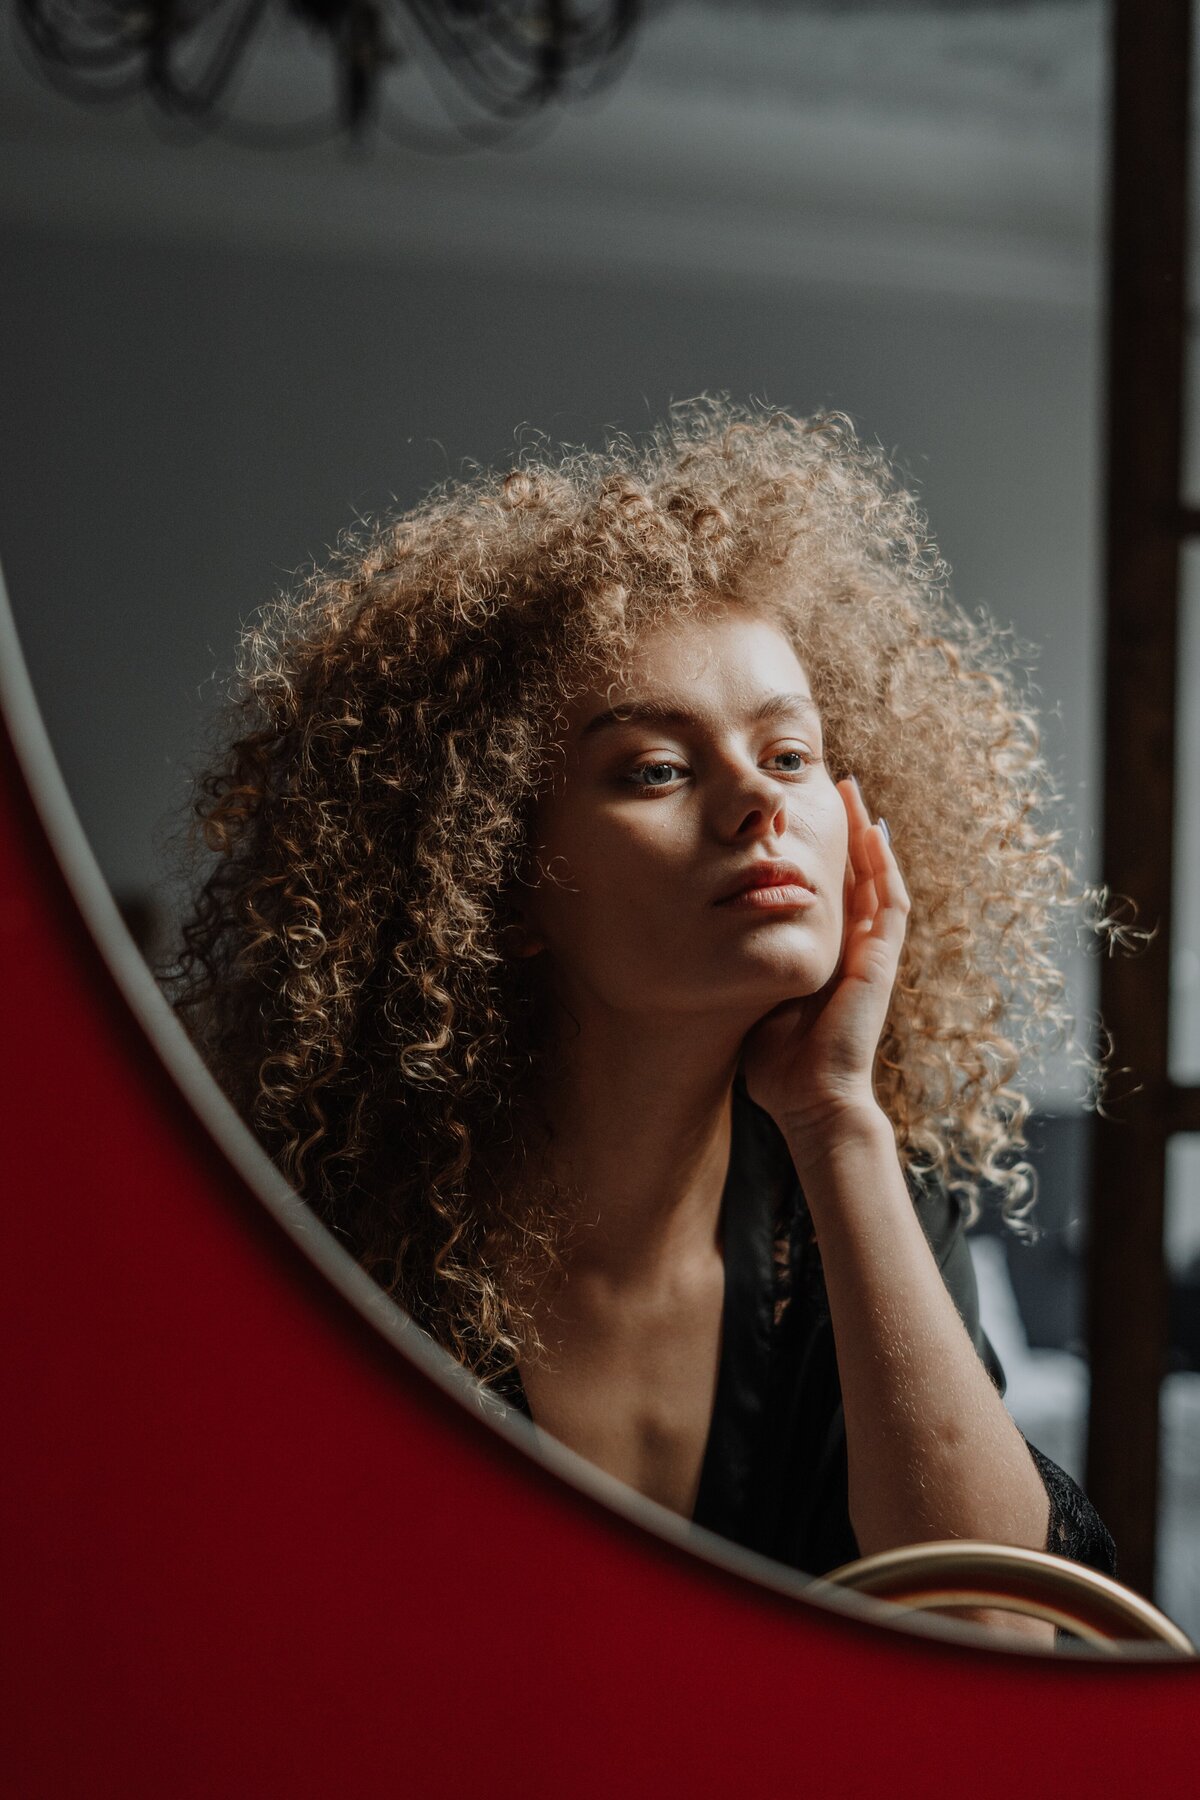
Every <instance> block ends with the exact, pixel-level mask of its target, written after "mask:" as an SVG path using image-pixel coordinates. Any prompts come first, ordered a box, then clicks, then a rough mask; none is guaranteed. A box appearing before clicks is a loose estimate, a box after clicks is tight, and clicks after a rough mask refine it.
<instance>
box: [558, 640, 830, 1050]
mask: <svg viewBox="0 0 1200 1800" xmlns="http://www.w3.org/2000/svg"><path fill="white" fill-rule="evenodd" d="M626 677H627V678H626V680H625V682H623V683H621V684H619V685H618V684H616V683H614V684H612V685H611V686H610V687H609V688H608V689H607V690H605V691H600V690H593V691H592V692H591V693H589V694H587V695H585V696H583V697H581V698H580V699H579V700H578V701H577V702H576V703H575V705H574V707H573V708H572V709H571V712H570V713H569V715H568V730H567V733H566V736H565V739H564V742H563V750H564V764H563V767H562V770H561V773H560V775H559V778H558V780H557V782H556V784H555V786H554V788H553V790H552V791H550V792H549V793H547V794H545V795H544V796H543V798H542V800H541V802H540V805H539V808H538V811H537V813H536V817H535V824H534V833H533V841H534V844H535V847H536V869H535V870H534V871H533V872H532V879H533V880H534V882H535V883H536V886H535V891H534V892H533V893H532V894H531V895H530V896H529V897H528V901H527V904H526V906H525V908H524V911H525V923H526V927H527V937H526V943H525V949H526V952H527V953H536V952H537V951H540V950H547V951H548V952H549V956H550V960H551V962H552V964H553V969H554V982H555V991H556V994H557V995H558V997H559V999H560V1001H561V1003H562V1005H563V1006H564V1007H565V1008H566V1010H567V1011H568V1012H569V1013H570V1014H571V1016H572V1017H574V1018H575V1019H578V1020H579V1022H580V1026H581V1029H582V1030H585V1031H586V1030H587V1029H588V1028H589V1025H590V1024H591V1023H592V1022H593V1021H594V1022H597V1023H598V1022H599V1019H600V1017H601V1016H603V1015H609V1016H610V1017H613V1018H619V1019H620V1020H621V1022H622V1029H623V1030H624V1031H626V1032H628V1031H631V1030H632V1031H637V1029H638V1028H639V1026H640V1025H641V1024H642V1022H645V1023H646V1024H649V1022H650V1021H655V1022H656V1024H658V1025H659V1026H666V1025H667V1023H668V1022H669V1021H671V1020H674V1021H675V1022H676V1029H680V1030H683V1029H686V1030H687V1031H688V1032H689V1033H690V1032H694V1031H695V1030H696V1028H697V1027H698V1026H699V1025H700V1023H701V1021H702V1020H708V1021H711V1022H712V1024H713V1025H714V1027H715V1028H716V1029H717V1030H718V1032H719V1034H720V1035H721V1037H722V1039H723V1040H724V1041H726V1042H729V1041H732V1040H733V1039H735V1038H737V1039H740V1037H741V1036H743V1035H744V1034H745V1032H746V1031H747V1030H748V1029H749V1028H750V1026H751V1025H752V1024H753V1023H754V1022H755V1021H756V1020H757V1019H759V1018H761V1017H762V1016H763V1014H764V1013H765V1012H767V1011H769V1010H770V1009H771V1008H772V1007H773V1006H774V1005H776V1004H777V1003H778V1002H779V1001H781V1000H783V999H786V998H787V997H789V996H794V995H797V994H805V993H812V992H814V991H815V990H816V989H818V988H819V987H821V986H822V985H823V984H824V983H825V982H826V981H827V980H828V979H829V978H830V976H831V975H832V974H833V972H834V970H835V968H836V966H837V963H838V961H839V958H840V954H841V945H842V920H843V902H844V884H845V878H846V869H847V845H848V835H849V834H848V825H847V819H846V811H845V806H844V803H843V800H842V797H841V795H840V793H839V792H838V789H837V787H836V785H835V783H834V781H833V778H832V776H831V774H830V771H829V769H828V767H827V765H826V763H825V761H824V755H823V751H824V746H823V741H822V734H821V722H820V716H819V713H818V711H817V708H816V705H815V702H814V701H813V699H812V695H811V689H810V687H809V682H808V678H807V675H806V673H805V671H804V669H803V667H802V665H801V663H800V661H799V659H798V658H797V656H796V653H795V651H794V650H793V649H792V646H791V644H790V643H789V642H788V640H787V639H786V638H785V637H784V636H783V634H782V633H781V632H780V631H779V630H778V628H777V627H776V626H775V625H774V624H773V623H771V622H770V621H769V620H768V619H765V618H762V617H759V616H757V615H755V614H753V613H747V612H743V611H740V610H734V609H730V610H728V611H726V612H723V613H721V614H719V615H718V616H716V617H715V618H709V619H697V620H685V621H680V622H674V623H672V624H671V625H670V626H664V627H662V628H660V629H658V630H656V631H653V632H648V633H646V634H644V636H643V637H642V639H641V640H640V642H639V644H638V646H637V649H636V653H635V655H634V656H633V658H632V659H631V662H630V665H629V668H628V670H627V671H626ZM630 712H632V713H633V715H634V716H632V717H629V716H627V715H628V714H629V713H630ZM767 858H774V859H778V860H782V861H787V862H791V863H794V864H795V865H797V867H798V868H799V869H800V870H801V871H802V873H803V876H804V878H805V880H806V881H807V882H808V884H809V886H810V887H811V888H812V889H814V890H815V903H813V904H810V905H805V906H801V907H797V908H795V909H787V908H783V909H780V908H771V909H769V910H763V909H755V910H753V911H747V910H746V909H744V908H739V907H733V908H730V907H728V906H725V907H720V906H717V905H716V904H715V901H716V899H717V897H718V896H719V895H722V894H725V893H727V892H728V891H729V889H730V887H731V886H732V885H733V883H735V882H736V881H737V879H738V878H739V876H740V875H741V874H742V873H743V872H744V871H745V870H746V869H747V867H748V866H749V865H750V864H751V863H752V862H754V861H756V860H757V861H761V860H765V859H767Z"/></svg>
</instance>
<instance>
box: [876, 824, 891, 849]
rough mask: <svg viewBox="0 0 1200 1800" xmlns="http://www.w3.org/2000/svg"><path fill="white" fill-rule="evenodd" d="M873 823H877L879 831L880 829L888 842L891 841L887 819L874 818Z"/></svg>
mask: <svg viewBox="0 0 1200 1800" xmlns="http://www.w3.org/2000/svg"><path fill="white" fill-rule="evenodd" d="M875 823H876V824H877V825H878V827H879V829H880V831H882V833H883V835H884V837H885V838H886V839H887V841H888V843H889V844H890V843H891V841H892V834H891V831H890V829H889V828H888V822H887V820H886V819H876V821H875Z"/></svg>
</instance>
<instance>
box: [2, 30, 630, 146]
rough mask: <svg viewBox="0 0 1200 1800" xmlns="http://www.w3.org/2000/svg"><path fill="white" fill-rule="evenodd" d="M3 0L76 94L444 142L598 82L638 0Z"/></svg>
mask: <svg viewBox="0 0 1200 1800" xmlns="http://www.w3.org/2000/svg"><path fill="white" fill-rule="evenodd" d="M17 10H18V15H19V18H20V21H21V25H22V27H23V32H24V37H25V40H26V42H27V43H28V45H29V46H30V47H31V49H32V51H33V54H34V57H35V59H36V62H37V64H38V66H39V68H40V69H41V71H42V72H43V73H44V74H45V75H46V76H47V77H48V78H49V79H50V81H51V82H52V83H53V85H54V86H56V87H58V88H59V89H61V90H63V91H65V92H66V93H67V94H69V95H71V96H72V97H74V98H76V99H79V100H85V101H120V100H127V99H130V98H132V97H133V96H134V95H135V94H137V93H139V92H141V93H144V94H146V95H147V96H148V97H149V98H150V100H151V101H152V102H153V104H154V105H155V107H156V108H157V109H158V111H159V113H160V115H161V116H163V117H165V118H167V119H169V120H170V121H171V122H172V123H173V124H174V125H175V126H177V127H179V128H181V129H183V130H185V131H187V130H192V131H197V132H202V131H220V132H222V134H223V135H227V136H234V137H238V138H241V139H242V140H244V141H250V142H255V143H262V144H278V145H289V144H300V143H304V142H306V141H313V140H316V139H319V138H323V137H328V136H330V135H333V134H335V133H339V132H344V133H347V134H349V135H350V136H351V137H355V138H361V137H363V136H364V135H365V134H366V133H367V132H368V131H372V130H373V131H379V132H382V133H386V134H388V135H391V136H393V137H396V138H398V139H400V140H401V141H402V142H406V143H408V144H410V145H411V146H413V147H415V148H423V149H446V148H452V147H455V146H457V147H463V146H464V145H471V144H474V145H486V144H489V143H498V142H500V141H502V140H505V139H509V138H512V137H514V136H516V135H517V134H518V133H519V131H520V128H521V127H522V126H527V124H528V122H529V121H531V120H534V119H546V118H548V117H549V112H548V108H549V106H550V103H551V102H555V101H560V102H562V101H567V102H569V101H572V100H578V99H583V98H586V97H587V96H589V95H592V94H595V93H597V92H599V90H600V89H601V88H602V87H604V86H606V85H607V84H608V83H609V82H610V81H612V80H613V79H614V78H615V76H616V74H617V73H618V72H619V71H620V69H621V68H622V67H623V66H624V63H625V61H626V60H627V58H628V53H629V50H630V49H631V47H632V42H633V31H634V26H635V25H636V23H637V19H638V15H639V12H640V10H641V0H18V6H17ZM300 40H305V41H304V42H301V41H300ZM314 51H316V53H317V60H316V62H314V58H313V54H312V53H313V52H314ZM302 52H303V54H301V53H302ZM331 75H332V91H331V82H330V77H331ZM314 100H315V101H316V104H315V105H314V104H313V101H314ZM431 101H432V103H433V107H434V110H435V113H436V115H437V119H436V122H435V124H434V125H433V126H432V127H431V125H430V122H429V118H428V114H429V109H430V102H431ZM422 112H424V114H425V117H424V118H423V117H422V116H421V115H422ZM446 119H448V120H449V121H450V123H451V125H452V127H453V131H452V132H451V133H450V134H449V135H448V134H447V133H446V132H445V130H444V122H445V120H446ZM526 137H528V131H526Z"/></svg>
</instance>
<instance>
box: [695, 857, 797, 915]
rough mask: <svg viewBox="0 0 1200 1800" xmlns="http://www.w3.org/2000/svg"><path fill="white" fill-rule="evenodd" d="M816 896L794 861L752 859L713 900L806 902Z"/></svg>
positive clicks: (760, 903)
mask: <svg viewBox="0 0 1200 1800" xmlns="http://www.w3.org/2000/svg"><path fill="white" fill-rule="evenodd" d="M815 898H816V892H815V890H814V888H813V885H812V882H811V881H809V879H808V877H807V876H806V875H805V874H804V872H803V871H802V870H801V869H798V868H797V867H796V865H795V863H790V862H777V861H775V860H774V859H772V860H771V861H764V862H756V863H752V864H751V865H750V867H749V868H747V869H743V870H742V873H741V874H740V875H739V876H738V878H737V880H736V882H735V883H734V885H733V886H732V887H729V888H726V890H725V892H724V893H723V894H720V895H718V897H717V899H716V901H715V902H714V904H715V905H717V906H729V905H732V904H733V903H734V902H737V903H738V904H740V905H744V906H807V905H808V903H809V902H810V901H811V900H814V899H815Z"/></svg>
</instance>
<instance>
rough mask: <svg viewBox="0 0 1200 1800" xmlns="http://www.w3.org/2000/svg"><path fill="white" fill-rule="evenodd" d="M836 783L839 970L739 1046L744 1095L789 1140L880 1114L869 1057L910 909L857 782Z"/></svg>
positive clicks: (817, 1134) (761, 1024) (790, 1002)
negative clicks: (840, 831) (841, 857)
mask: <svg viewBox="0 0 1200 1800" xmlns="http://www.w3.org/2000/svg"><path fill="white" fill-rule="evenodd" d="M837 785H838V792H839V793H840V794H841V796H842V799H843V801H844V802H845V806H846V812H847V815H848V818H849V825H850V841H849V851H848V855H847V864H846V881H845V902H844V905H845V919H844V927H843V932H842V952H841V956H840V958H839V961H838V966H837V968H836V969H835V970H834V972H833V975H832V976H831V977H830V979H829V980H828V981H827V982H826V984H825V986H824V987H823V988H820V989H819V990H818V991H817V992H816V993H815V994H810V995H807V996H805V997H803V998H800V999H796V1000H785V1001H784V1002H783V1003H782V1004H781V1005H780V1006H777V1007H776V1008H775V1009H774V1011H773V1012H769V1013H768V1014H767V1015H766V1017H765V1018H763V1019H760V1020H759V1022H758V1024H757V1025H756V1026H755V1027H754V1028H753V1030H752V1031H750V1032H749V1033H748V1034H747V1037H746V1042H745V1045H744V1048H743V1065H742V1066H743V1070H744V1073H745V1078H746V1086H747V1090H748V1092H749V1094H750V1097H751V1099H752V1100H754V1101H756V1102H757V1103H758V1105H759V1106H761V1107H763V1108H765V1110H766V1111H767V1112H769V1113H770V1114H771V1116H772V1118H773V1119H774V1120H775V1122H776V1124H777V1125H778V1126H779V1127H780V1129H781V1130H782V1131H783V1132H784V1133H785V1134H786V1135H787V1137H788V1140H789V1143H792V1142H794V1141H796V1140H797V1139H804V1138H809V1139H810V1140H816V1141H819V1140H820V1138H821V1136H822V1135H823V1134H826V1133H828V1132H829V1131H830V1129H832V1128H834V1127H836V1125H837V1124H838V1122H839V1121H840V1120H842V1119H844V1118H846V1117H847V1116H856V1115H862V1114H863V1113H864V1112H866V1113H870V1112H872V1111H877V1110H878V1106H877V1102H876V1100H875V1088H874V1066H875V1053H876V1050H877V1049H878V1046H879V1039H880V1037H881V1035H882V1032H883V1026H884V1021H885V1020H886V1018H887V1012H888V1006H889V1004H890V1001H891V996H892V988H893V986H894V985H895V980H896V970H897V968H898V966H899V962H900V951H901V948H902V947H903V944H904V934H905V931H906V930H907V925H908V914H909V911H910V907H911V902H910V901H909V897H908V891H907V889H906V888H905V886H904V882H903V880H902V879H901V876H900V870H899V867H898V865H897V863H896V858H895V856H894V855H893V853H892V848H891V844H890V843H889V841H888V835H887V832H886V829H885V828H884V827H883V826H882V825H879V824H875V825H873V824H872V823H871V815H870V813H869V812H868V811H867V808H866V805H865V804H864V802H863V797H862V794H861V792H860V791H859V787H858V783H857V782H856V781H854V780H853V779H852V778H851V779H849V780H845V781H839V782H838V784H837Z"/></svg>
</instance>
